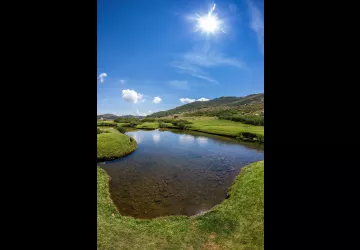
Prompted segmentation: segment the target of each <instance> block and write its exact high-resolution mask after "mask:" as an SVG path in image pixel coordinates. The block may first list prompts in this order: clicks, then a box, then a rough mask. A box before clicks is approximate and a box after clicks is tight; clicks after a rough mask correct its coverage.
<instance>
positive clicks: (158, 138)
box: [152, 133, 160, 144]
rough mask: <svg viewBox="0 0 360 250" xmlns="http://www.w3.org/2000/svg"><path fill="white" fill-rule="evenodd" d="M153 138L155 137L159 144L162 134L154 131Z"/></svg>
mask: <svg viewBox="0 0 360 250" xmlns="http://www.w3.org/2000/svg"><path fill="white" fill-rule="evenodd" d="M152 138H153V140H154V142H155V143H156V144H157V143H158V142H159V141H160V134H159V133H154V134H153V135H152Z"/></svg>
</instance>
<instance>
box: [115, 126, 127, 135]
mask: <svg viewBox="0 0 360 250" xmlns="http://www.w3.org/2000/svg"><path fill="white" fill-rule="evenodd" d="M117 130H118V131H119V132H120V133H122V134H124V133H125V132H126V129H125V128H123V127H117Z"/></svg>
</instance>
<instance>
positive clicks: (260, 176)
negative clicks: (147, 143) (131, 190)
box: [97, 161, 264, 250]
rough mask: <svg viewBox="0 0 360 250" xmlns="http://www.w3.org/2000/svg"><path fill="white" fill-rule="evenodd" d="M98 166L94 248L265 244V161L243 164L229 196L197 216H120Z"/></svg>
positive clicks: (258, 245)
mask: <svg viewBox="0 0 360 250" xmlns="http://www.w3.org/2000/svg"><path fill="white" fill-rule="evenodd" d="M108 180H109V179H108V176H107V174H106V172H105V171H104V170H102V169H100V168H98V170H97V197H98V198H97V199H98V202H97V223H98V225H97V228H98V229H97V231H98V243H97V244H98V249H194V250H195V249H263V248H264V161H260V162H255V163H252V164H250V165H248V166H246V167H244V168H242V170H241V173H240V174H239V175H238V176H237V177H236V179H235V181H234V184H233V186H232V187H231V188H230V190H229V194H230V198H229V199H226V200H224V201H223V202H222V203H221V204H219V205H218V206H216V207H215V208H213V209H212V210H211V211H209V212H208V213H205V214H203V215H200V216H192V217H187V216H169V217H162V218H156V219H152V220H141V219H135V218H131V217H126V216H121V215H120V214H119V213H118V212H117V210H116V208H115V206H114V205H113V203H112V200H111V198H110V195H109V192H108V190H109V186H108Z"/></svg>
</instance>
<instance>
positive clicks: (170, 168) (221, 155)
mask: <svg viewBox="0 0 360 250" xmlns="http://www.w3.org/2000/svg"><path fill="white" fill-rule="evenodd" d="M127 134H128V135H129V136H131V137H133V138H134V139H135V140H136V141H137V143H138V148H137V149H136V151H135V152H134V153H132V154H131V155H129V156H126V157H124V158H122V159H119V160H115V161H109V162H105V163H100V164H98V165H99V166H101V167H102V168H103V169H105V171H106V172H107V173H108V174H109V176H110V177H111V180H110V194H111V198H112V199H113V201H114V203H115V205H116V206H117V208H118V210H119V212H120V213H121V214H122V215H128V216H133V217H136V218H155V217H159V216H167V215H180V214H181V215H194V214H198V213H200V212H203V211H206V210H209V209H210V208H212V207H213V206H215V205H216V204H219V203H220V202H221V201H223V200H224V199H225V198H226V196H227V191H228V188H229V187H230V186H231V184H232V183H233V180H234V178H235V176H236V175H237V174H239V172H240V170H241V168H242V167H243V166H245V165H247V164H249V163H251V162H255V161H259V160H263V159H264V154H263V147H262V145H259V144H255V143H247V144H244V143H240V142H238V141H236V140H234V139H230V138H225V137H221V136H212V135H208V134H203V133H193V132H191V133H190V134H189V133H187V134H185V133H182V132H179V131H173V132H170V131H159V130H153V131H141V130H139V131H135V132H128V133H127Z"/></svg>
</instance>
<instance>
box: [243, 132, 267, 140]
mask: <svg viewBox="0 0 360 250" xmlns="http://www.w3.org/2000/svg"><path fill="white" fill-rule="evenodd" d="M236 139H237V140H242V141H258V142H264V136H263V135H257V134H253V133H249V132H241V133H239V134H237V135H236Z"/></svg>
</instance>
